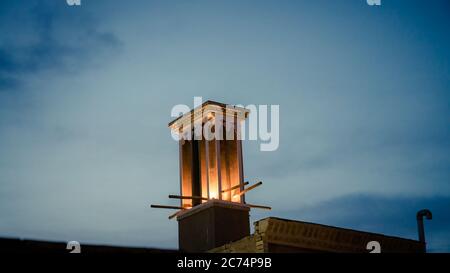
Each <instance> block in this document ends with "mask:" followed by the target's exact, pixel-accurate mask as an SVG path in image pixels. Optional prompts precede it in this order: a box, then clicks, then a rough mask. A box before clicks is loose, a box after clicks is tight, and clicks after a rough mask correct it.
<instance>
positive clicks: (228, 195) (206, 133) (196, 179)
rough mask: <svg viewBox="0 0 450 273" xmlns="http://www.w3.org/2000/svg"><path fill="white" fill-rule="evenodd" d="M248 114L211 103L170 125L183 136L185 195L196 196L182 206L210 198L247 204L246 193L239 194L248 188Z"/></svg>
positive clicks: (181, 180)
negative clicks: (244, 135)
mask: <svg viewBox="0 0 450 273" xmlns="http://www.w3.org/2000/svg"><path fill="white" fill-rule="evenodd" d="M248 114H249V110H247V109H245V108H241V107H234V106H230V105H225V104H222V103H217V102H213V101H207V102H205V103H203V104H202V105H201V106H200V107H197V108H195V109H194V110H192V111H190V112H189V113H186V114H184V115H183V116H181V117H179V118H177V119H175V120H174V121H172V122H171V123H169V127H170V128H171V130H173V131H174V132H177V133H178V135H179V136H180V140H179V147H180V148H179V149H180V192H181V195H182V196H187V197H195V198H186V199H181V206H182V207H190V206H196V205H199V204H200V203H202V202H206V200H205V199H206V198H207V199H220V200H225V201H231V202H237V203H244V194H242V195H240V196H238V195H236V194H237V193H239V192H240V191H242V190H243V189H244V170H243V162H242V142H241V140H240V128H241V126H240V125H241V122H243V121H244V120H245V119H246V118H247V116H248ZM200 126H201V127H200ZM199 128H200V129H199ZM196 197H202V198H196Z"/></svg>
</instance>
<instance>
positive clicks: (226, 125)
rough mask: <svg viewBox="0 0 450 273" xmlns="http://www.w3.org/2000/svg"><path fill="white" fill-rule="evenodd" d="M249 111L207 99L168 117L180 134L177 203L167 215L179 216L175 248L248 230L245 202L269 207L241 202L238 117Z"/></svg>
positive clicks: (221, 240) (202, 245)
mask: <svg viewBox="0 0 450 273" xmlns="http://www.w3.org/2000/svg"><path fill="white" fill-rule="evenodd" d="M249 114H250V111H249V110H247V109H245V108H241V107H236V106H230V105H226V104H223V103H218V102H214V101H207V102H205V103H203V104H202V105H201V106H199V107H197V108H195V109H193V110H192V111H190V112H188V113H186V114H184V115H182V116H180V117H178V118H177V119H175V120H173V121H172V122H170V123H169V128H170V129H171V130H172V132H174V133H176V134H177V135H178V136H179V160H180V195H169V198H173V199H179V200H180V205H179V206H165V205H152V207H154V208H166V209H177V210H178V211H177V212H175V213H174V214H172V215H171V216H169V219H172V218H174V217H176V219H177V220H178V235H179V248H180V250H181V251H186V252H201V251H206V250H209V249H212V248H215V247H218V246H221V245H223V244H226V243H229V242H232V241H236V240H239V239H241V238H244V237H245V236H248V235H250V224H249V211H250V208H262V209H271V208H270V207H266V206H258V205H251V204H247V203H246V202H245V194H246V193H247V192H248V191H250V190H252V189H254V188H256V187H258V186H260V185H261V184H262V182H258V183H256V184H254V185H252V186H250V187H247V188H246V187H245V186H247V185H248V184H249V182H244V167H243V157H242V138H241V131H240V130H241V123H242V122H244V121H245V119H246V118H247V117H248V115H249Z"/></svg>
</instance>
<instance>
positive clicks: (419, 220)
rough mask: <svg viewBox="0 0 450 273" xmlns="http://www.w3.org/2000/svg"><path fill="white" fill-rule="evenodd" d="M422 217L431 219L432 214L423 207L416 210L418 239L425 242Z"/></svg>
mask: <svg viewBox="0 0 450 273" xmlns="http://www.w3.org/2000/svg"><path fill="white" fill-rule="evenodd" d="M423 217H426V218H427V219H428V220H431V219H433V214H432V213H431V211H430V210H428V209H423V210H420V211H418V212H417V215H416V219H417V228H418V230H419V241H420V242H422V243H424V244H425V228H424V225H423Z"/></svg>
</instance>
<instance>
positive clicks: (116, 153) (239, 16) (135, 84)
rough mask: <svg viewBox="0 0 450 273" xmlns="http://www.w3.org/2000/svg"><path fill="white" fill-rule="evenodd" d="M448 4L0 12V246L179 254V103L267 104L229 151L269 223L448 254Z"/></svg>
mask: <svg viewBox="0 0 450 273" xmlns="http://www.w3.org/2000/svg"><path fill="white" fill-rule="evenodd" d="M449 12H450V3H449V2H448V1H446V0H434V1H402V0H390V1H389V0H383V1H382V6H380V7H371V6H368V5H367V4H366V2H365V1H364V0H351V1H347V0H346V1H324V0H323V1H320V0H319V1H317V0H314V1H118V0H117V1H112V0H108V1H103V0H96V1H93V0H91V1H89V0H83V1H82V5H81V6H80V7H69V6H67V5H66V3H65V1H64V0H61V1H56V0H51V1H50V0H48V1H45V0H43V1H37V0H27V1H25V0H22V1H12V0H11V1H10V0H6V1H2V2H1V3H0V217H1V218H0V236H2V237H21V238H31V239H44V240H57V241H69V240H78V241H80V242H82V243H99V244H110V245H132V246H147V247H165V248H175V247H177V237H176V236H177V224H176V222H175V221H169V220H167V214H168V212H167V211H160V210H152V209H150V208H149V207H148V205H149V204H150V203H172V202H175V201H169V200H168V199H167V198H166V197H167V195H168V194H170V193H177V191H178V190H179V184H178V183H179V178H178V158H177V157H178V152H177V148H178V146H177V144H176V143H175V142H174V141H173V140H172V138H171V136H170V132H169V130H168V128H167V123H168V122H169V121H170V120H171V117H170V110H171V108H172V107H173V106H174V105H176V104H180V103H183V104H187V105H192V104H193V97H194V96H202V97H203V98H204V99H205V100H206V99H212V100H216V101H221V102H225V103H230V104H243V105H248V104H278V105H280V147H279V149H278V150H277V151H275V152H261V151H259V143H257V142H250V141H246V142H245V143H244V161H245V162H244V164H245V176H246V179H247V180H250V181H256V180H262V181H264V186H263V187H261V188H259V189H257V190H254V191H252V192H251V193H249V194H248V196H247V200H249V201H251V202H252V203H255V204H264V205H270V206H272V207H273V208H274V209H273V210H272V211H271V212H265V211H252V220H253V221H254V220H257V219H260V218H262V217H267V216H282V217H286V218H290V219H298V220H306V221H313V222H319V223H322V224H330V225H337V226H342V227H348V228H355V229H362V230H366V231H372V232H382V233H385V234H389V235H397V236H403V237H406V238H412V239H415V238H416V237H417V230H416V223H415V212H416V211H417V210H419V209H422V208H425V207H427V208H430V209H431V210H432V211H433V213H434V219H433V220H432V221H427V222H426V231H427V239H428V240H429V245H428V247H429V250H430V251H450V229H449V223H450V168H449V163H450V127H449V118H450V108H449V105H450V104H449V102H450V73H449V72H450V71H449V60H450V50H449V48H450V33H449V32H450V31H449V29H448V27H447V26H448V25H450V22H449V21H450V16H448V14H449Z"/></svg>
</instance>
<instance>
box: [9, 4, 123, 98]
mask: <svg viewBox="0 0 450 273" xmlns="http://www.w3.org/2000/svg"><path fill="white" fill-rule="evenodd" d="M19 2H20V4H18V3H19ZM0 5H1V6H2V10H3V12H2V14H1V15H2V16H1V19H0V31H1V32H2V42H1V43H0V91H4V90H14V89H17V88H18V87H19V85H20V84H21V83H22V82H23V81H24V80H25V79H26V77H27V76H29V75H30V74H34V73H38V72H41V71H46V70H53V71H55V72H57V73H62V72H70V73H74V72H76V71H80V70H83V69H85V68H86V66H87V65H93V62H92V61H89V60H90V59H92V57H93V56H94V55H95V57H96V58H95V59H96V60H97V61H98V60H99V59H101V57H102V56H103V57H104V56H109V54H111V53H117V52H118V50H119V49H120V48H121V46H122V42H121V41H120V40H119V38H118V37H117V36H116V35H114V34H113V33H112V32H109V31H105V30H100V29H99V25H98V21H96V19H95V17H94V16H93V14H91V13H89V12H87V11H83V10H78V11H76V12H74V11H73V10H71V9H70V8H69V7H68V6H67V5H65V2H64V1H14V2H12V1H4V2H2V3H1V4H0ZM19 20H20V21H19Z"/></svg>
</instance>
